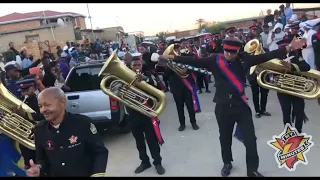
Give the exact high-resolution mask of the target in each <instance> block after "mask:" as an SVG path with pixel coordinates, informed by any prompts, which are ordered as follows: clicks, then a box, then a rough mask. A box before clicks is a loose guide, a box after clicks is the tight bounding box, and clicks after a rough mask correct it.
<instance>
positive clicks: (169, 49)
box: [163, 44, 189, 78]
mask: <svg viewBox="0 0 320 180" xmlns="http://www.w3.org/2000/svg"><path fill="white" fill-rule="evenodd" d="M163 55H174V56H180V54H179V52H176V51H175V50H174V44H171V45H170V46H168V47H167V49H166V50H165V51H164V52H163ZM167 66H168V68H170V69H171V70H172V71H173V72H175V73H176V74H178V75H179V76H181V77H182V78H186V77H188V76H189V74H188V73H187V68H185V67H181V66H178V65H176V64H173V63H171V61H169V62H167Z"/></svg>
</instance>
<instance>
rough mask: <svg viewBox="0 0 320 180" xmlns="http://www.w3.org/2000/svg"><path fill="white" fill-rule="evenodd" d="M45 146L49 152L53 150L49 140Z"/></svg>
mask: <svg viewBox="0 0 320 180" xmlns="http://www.w3.org/2000/svg"><path fill="white" fill-rule="evenodd" d="M46 144H47V149H48V150H49V151H52V150H54V147H53V143H52V141H51V140H48V141H47V143H46Z"/></svg>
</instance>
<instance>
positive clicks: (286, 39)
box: [277, 36, 292, 47]
mask: <svg viewBox="0 0 320 180" xmlns="http://www.w3.org/2000/svg"><path fill="white" fill-rule="evenodd" d="M291 41H292V38H290V37H289V36H285V37H284V38H283V39H282V40H280V41H278V42H277V44H278V46H279V47H284V46H288V45H289V44H290V43H291Z"/></svg>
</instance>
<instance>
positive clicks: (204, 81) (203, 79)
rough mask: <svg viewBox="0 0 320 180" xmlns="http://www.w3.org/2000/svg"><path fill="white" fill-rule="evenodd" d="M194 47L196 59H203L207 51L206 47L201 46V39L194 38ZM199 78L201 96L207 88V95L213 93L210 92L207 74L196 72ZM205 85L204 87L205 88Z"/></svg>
mask: <svg viewBox="0 0 320 180" xmlns="http://www.w3.org/2000/svg"><path fill="white" fill-rule="evenodd" d="M193 43H194V44H193V45H194V46H193V49H192V50H193V54H194V56H195V57H196V58H198V59H199V58H201V57H204V56H205V53H206V52H205V51H206V49H205V48H204V47H202V46H201V44H200V38H199V37H195V38H194V42H193ZM195 74H196V76H197V83H198V89H199V94H202V88H204V87H205V89H206V93H211V91H209V77H208V76H207V75H205V74H202V73H199V72H196V73H195ZM203 85H204V86H203Z"/></svg>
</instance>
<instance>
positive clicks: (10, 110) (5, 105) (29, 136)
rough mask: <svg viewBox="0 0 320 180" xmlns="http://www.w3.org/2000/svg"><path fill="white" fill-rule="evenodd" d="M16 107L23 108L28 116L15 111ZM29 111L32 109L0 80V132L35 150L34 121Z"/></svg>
mask: <svg viewBox="0 0 320 180" xmlns="http://www.w3.org/2000/svg"><path fill="white" fill-rule="evenodd" d="M17 108H21V109H23V111H24V112H26V113H27V115H28V117H22V116H21V115H19V114H17V113H15V112H14V111H15V109H17ZM31 113H34V110H32V109H31V108H30V107H29V106H28V105H26V104H24V102H22V101H20V100H19V99H18V98H16V97H15V96H14V95H12V94H11V93H10V92H9V91H8V89H7V88H6V87H5V86H4V84H3V83H2V82H1V81H0V133H3V134H5V135H7V136H8V137H10V138H11V139H13V140H15V141H17V142H18V143H19V144H21V145H23V146H25V147H27V148H28V149H31V150H35V142H34V134H33V128H34V126H35V125H36V122H35V121H34V120H33V118H32V116H31Z"/></svg>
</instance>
